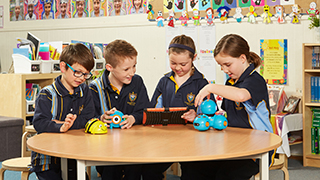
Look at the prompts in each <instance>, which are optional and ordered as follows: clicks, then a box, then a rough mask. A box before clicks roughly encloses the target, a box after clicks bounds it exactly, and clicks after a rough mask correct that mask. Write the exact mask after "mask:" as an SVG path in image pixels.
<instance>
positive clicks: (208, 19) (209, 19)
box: [205, 7, 214, 26]
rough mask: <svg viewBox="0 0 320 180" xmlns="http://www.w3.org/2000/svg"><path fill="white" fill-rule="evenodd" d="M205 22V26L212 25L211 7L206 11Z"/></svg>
mask: <svg viewBox="0 0 320 180" xmlns="http://www.w3.org/2000/svg"><path fill="white" fill-rule="evenodd" d="M206 13H207V15H206V17H205V18H206V20H207V25H208V26H210V25H213V19H214V16H213V14H214V12H213V9H212V8H211V7H209V8H207V10H206Z"/></svg>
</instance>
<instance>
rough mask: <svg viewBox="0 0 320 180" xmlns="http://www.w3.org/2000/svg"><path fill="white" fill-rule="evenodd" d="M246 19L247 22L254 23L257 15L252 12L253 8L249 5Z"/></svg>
mask: <svg viewBox="0 0 320 180" xmlns="http://www.w3.org/2000/svg"><path fill="white" fill-rule="evenodd" d="M247 17H248V22H250V23H252V24H254V23H256V17H257V13H256V12H254V6H252V5H251V6H250V7H249V12H248V13H247Z"/></svg>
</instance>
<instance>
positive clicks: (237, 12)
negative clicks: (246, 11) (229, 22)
mask: <svg viewBox="0 0 320 180" xmlns="http://www.w3.org/2000/svg"><path fill="white" fill-rule="evenodd" d="M241 12H242V9H241V7H237V8H236V13H235V14H234V15H233V18H235V19H236V20H237V22H238V23H240V22H241V21H242V19H243V17H244V16H243V15H242V13H241Z"/></svg>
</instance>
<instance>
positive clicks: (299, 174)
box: [0, 159, 320, 180]
mask: <svg viewBox="0 0 320 180" xmlns="http://www.w3.org/2000/svg"><path fill="white" fill-rule="evenodd" d="M288 163H289V167H288V170H289V176H290V180H302V179H303V180H316V179H319V177H320V168H313V167H303V165H302V161H301V160H298V159H289V162H288ZM0 167H1V162H0ZM91 174H92V176H91V180H100V178H98V177H97V172H96V170H95V168H94V167H92V168H91ZM20 179H21V174H20V172H17V171H6V172H5V175H4V180H20ZM178 179H180V178H179V177H178V176H175V175H173V174H172V171H170V170H168V171H167V180H178ZM251 179H252V180H253V178H251ZM282 179H283V173H282V171H281V170H272V171H270V180H282ZM29 180H37V178H36V175H35V173H32V174H31V175H30V176H29Z"/></svg>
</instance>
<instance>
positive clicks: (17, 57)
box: [12, 54, 41, 74]
mask: <svg viewBox="0 0 320 180" xmlns="http://www.w3.org/2000/svg"><path fill="white" fill-rule="evenodd" d="M12 59H13V68H14V73H21V74H28V73H30V74H37V73H39V72H40V71H41V61H34V60H30V59H28V58H27V57H25V56H23V55H21V54H12Z"/></svg>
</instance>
